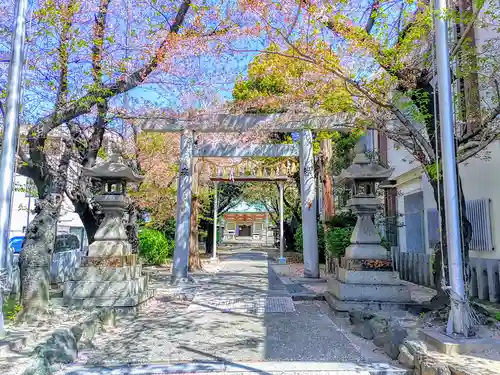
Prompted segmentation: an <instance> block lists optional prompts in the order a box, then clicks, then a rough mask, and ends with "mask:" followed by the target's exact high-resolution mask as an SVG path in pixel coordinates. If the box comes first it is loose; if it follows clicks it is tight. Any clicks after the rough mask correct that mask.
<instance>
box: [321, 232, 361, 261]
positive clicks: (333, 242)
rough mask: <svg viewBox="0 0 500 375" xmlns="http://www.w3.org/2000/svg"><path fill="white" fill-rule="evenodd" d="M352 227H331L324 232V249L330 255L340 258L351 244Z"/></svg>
mask: <svg viewBox="0 0 500 375" xmlns="http://www.w3.org/2000/svg"><path fill="white" fill-rule="evenodd" d="M353 230H354V228H353V227H343V228H341V227H333V228H329V229H328V231H327V232H326V239H325V242H326V251H327V252H328V254H329V255H331V256H332V257H336V258H340V257H342V256H343V255H344V254H345V249H346V248H347V247H348V246H349V245H350V244H351V235H352V231H353Z"/></svg>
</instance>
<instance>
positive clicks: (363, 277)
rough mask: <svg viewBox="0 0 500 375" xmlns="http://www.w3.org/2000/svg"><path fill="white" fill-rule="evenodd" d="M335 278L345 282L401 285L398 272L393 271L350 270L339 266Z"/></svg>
mask: <svg viewBox="0 0 500 375" xmlns="http://www.w3.org/2000/svg"><path fill="white" fill-rule="evenodd" d="M337 280H338V281H340V282H342V283H347V284H386V285H401V280H400V279H399V276H398V273H397V272H393V271H376V272H374V271H352V270H347V269H345V268H339V270H338V274H337Z"/></svg>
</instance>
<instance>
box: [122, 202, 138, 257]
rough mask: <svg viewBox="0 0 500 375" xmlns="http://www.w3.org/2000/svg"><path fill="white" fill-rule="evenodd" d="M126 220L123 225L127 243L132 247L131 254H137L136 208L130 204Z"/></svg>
mask: <svg viewBox="0 0 500 375" xmlns="http://www.w3.org/2000/svg"><path fill="white" fill-rule="evenodd" d="M127 211H128V220H127V222H126V223H125V229H126V231H127V238H128V242H129V243H130V244H131V245H132V254H138V253H139V224H138V222H137V215H138V212H137V207H136V205H135V204H134V203H133V202H132V203H130V204H129V206H128V208H127Z"/></svg>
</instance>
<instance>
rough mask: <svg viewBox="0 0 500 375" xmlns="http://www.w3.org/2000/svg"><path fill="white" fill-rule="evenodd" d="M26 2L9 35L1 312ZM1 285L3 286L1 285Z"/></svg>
mask: <svg viewBox="0 0 500 375" xmlns="http://www.w3.org/2000/svg"><path fill="white" fill-rule="evenodd" d="M27 9H28V0H18V1H17V7H16V13H15V14H16V18H15V23H14V34H13V35H12V44H11V51H12V52H11V57H10V66H9V81H8V84H7V103H6V111H5V118H4V132H3V141H2V157H1V159H0V181H1V182H2V183H1V184H0V310H1V309H2V307H3V293H4V291H5V290H4V289H7V288H6V287H7V286H8V285H5V284H8V279H9V275H8V265H7V262H8V259H9V257H8V252H9V251H10V249H9V235H10V219H11V214H12V193H13V190H14V189H13V186H14V170H15V163H16V151H17V137H18V134H19V108H20V105H21V81H22V72H23V61H24V42H25V33H26V11H27ZM2 284H3V285H2ZM4 335H5V328H4V321H3V314H0V337H2V336H4Z"/></svg>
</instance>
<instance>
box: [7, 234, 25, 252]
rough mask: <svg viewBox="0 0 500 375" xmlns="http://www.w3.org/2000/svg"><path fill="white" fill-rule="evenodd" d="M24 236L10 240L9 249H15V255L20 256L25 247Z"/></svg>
mask: <svg viewBox="0 0 500 375" xmlns="http://www.w3.org/2000/svg"><path fill="white" fill-rule="evenodd" d="M23 241H24V236H16V237H12V238H11V239H10V240H9V249H10V248H13V249H14V254H19V253H20V252H21V248H22V247H23Z"/></svg>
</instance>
